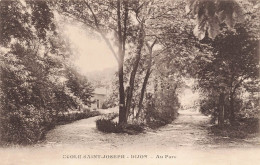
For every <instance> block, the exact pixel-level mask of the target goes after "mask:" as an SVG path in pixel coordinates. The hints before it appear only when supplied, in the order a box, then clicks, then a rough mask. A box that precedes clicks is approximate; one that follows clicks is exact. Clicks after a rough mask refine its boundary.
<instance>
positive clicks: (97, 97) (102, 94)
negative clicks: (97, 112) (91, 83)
mask: <svg viewBox="0 0 260 165" xmlns="http://www.w3.org/2000/svg"><path fill="white" fill-rule="evenodd" d="M106 97H107V90H106V89H105V88H96V89H95V90H94V92H93V98H92V101H93V103H92V104H91V109H100V108H102V106H103V104H104V101H105V100H106Z"/></svg>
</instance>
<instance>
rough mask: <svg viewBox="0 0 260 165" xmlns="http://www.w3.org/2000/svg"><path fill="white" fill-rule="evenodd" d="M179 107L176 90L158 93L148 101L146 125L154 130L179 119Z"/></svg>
mask: <svg viewBox="0 0 260 165" xmlns="http://www.w3.org/2000/svg"><path fill="white" fill-rule="evenodd" d="M179 107H180V104H179V101H178V97H177V95H176V93H175V91H174V90H173V91H172V90H167V91H164V92H158V93H156V94H155V95H154V96H153V97H151V98H150V99H149V100H147V105H146V116H145V118H146V123H147V124H148V126H151V127H152V128H157V127H159V126H163V125H166V124H169V123H171V122H172V121H173V120H174V119H176V118H177V116H178V109H179Z"/></svg>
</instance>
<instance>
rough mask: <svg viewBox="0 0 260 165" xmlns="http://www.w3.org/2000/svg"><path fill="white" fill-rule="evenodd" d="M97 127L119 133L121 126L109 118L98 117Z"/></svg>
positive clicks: (108, 131)
mask: <svg viewBox="0 0 260 165" xmlns="http://www.w3.org/2000/svg"><path fill="white" fill-rule="evenodd" d="M96 127H97V129H98V130H99V131H102V132H106V133H117V132H120V131H119V126H118V123H117V122H114V121H113V120H108V119H98V120H97V121H96Z"/></svg>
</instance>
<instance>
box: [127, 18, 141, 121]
mask: <svg viewBox="0 0 260 165" xmlns="http://www.w3.org/2000/svg"><path fill="white" fill-rule="evenodd" d="M143 24H144V23H143V22H141V25H140V31H139V35H138V39H139V41H138V47H137V53H136V60H135V63H134V66H133V70H132V72H131V75H130V81H129V90H128V92H127V98H126V118H128V115H129V112H130V108H131V104H132V97H133V91H134V85H135V83H134V80H135V75H136V72H137V69H138V66H139V62H140V59H141V54H142V48H143V45H144V36H145V35H144V30H143Z"/></svg>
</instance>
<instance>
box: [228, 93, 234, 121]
mask: <svg viewBox="0 0 260 165" xmlns="http://www.w3.org/2000/svg"><path fill="white" fill-rule="evenodd" d="M229 106H230V107H229V112H230V114H229V122H230V124H231V125H234V121H235V112H234V110H235V109H234V94H233V93H232V94H231V95H230V102H229Z"/></svg>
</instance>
